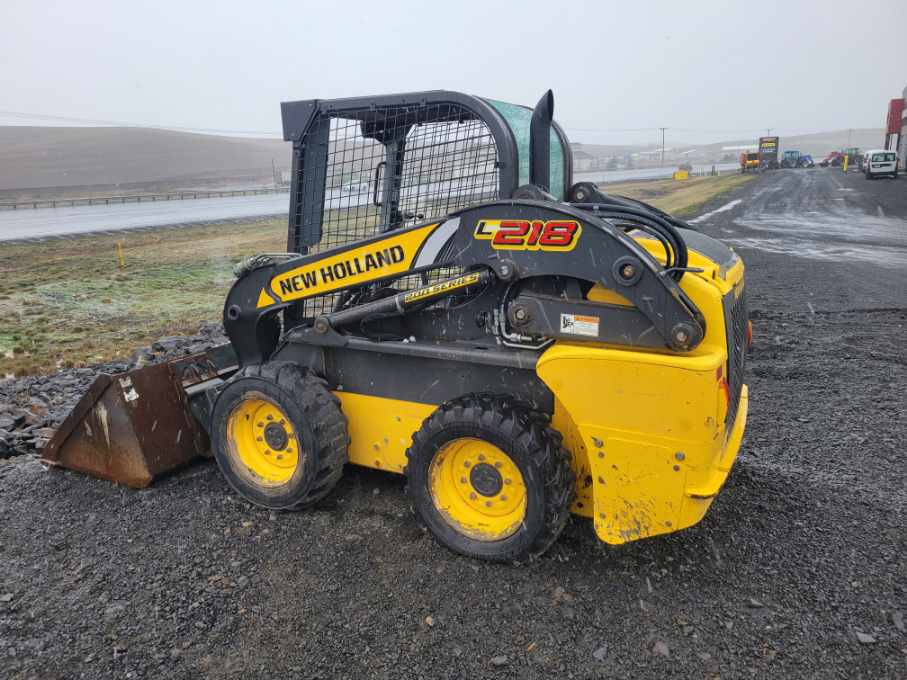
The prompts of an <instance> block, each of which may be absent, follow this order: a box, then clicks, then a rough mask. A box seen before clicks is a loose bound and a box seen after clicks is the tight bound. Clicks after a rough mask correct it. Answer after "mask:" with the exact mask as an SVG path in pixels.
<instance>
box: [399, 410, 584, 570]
mask: <svg viewBox="0 0 907 680" xmlns="http://www.w3.org/2000/svg"><path fill="white" fill-rule="evenodd" d="M406 455H407V457H408V459H409V460H408V462H407V468H406V475H407V480H408V492H409V494H410V498H411V499H412V502H413V507H414V510H415V512H416V514H417V515H418V516H419V518H420V519H421V520H422V521H423V522H424V523H425V525H426V526H427V527H428V529H429V530H430V531H431V532H432V534H433V535H434V536H435V538H436V539H437V540H438V541H439V542H440V543H441V544H442V545H444V546H446V547H447V548H449V549H450V550H453V551H455V552H458V553H460V554H462V555H466V556H469V557H478V558H482V559H486V560H491V561H497V562H522V561H526V560H529V559H531V558H533V557H536V556H538V555H540V554H542V553H543V552H544V551H545V550H547V549H548V548H549V547H550V546H551V544H552V543H554V541H555V540H557V537H558V536H559V535H560V533H561V531H562V530H563V528H564V526H565V525H566V523H567V520H568V518H569V516H570V505H571V504H572V503H573V497H574V494H575V488H574V475H573V470H572V468H571V465H570V454H569V453H568V452H567V450H566V449H564V447H563V446H562V445H561V437H560V435H559V434H558V433H557V432H555V431H554V430H552V429H551V428H549V427H548V426H547V419H546V417H545V416H544V415H542V414H540V413H538V412H537V411H533V410H532V409H531V408H529V407H528V406H527V405H525V404H523V403H521V402H517V401H515V400H513V399H512V398H509V397H503V396H495V395H478V394H472V395H467V396H464V397H461V398H458V399H454V400H452V401H449V402H447V403H445V404H442V405H441V406H440V407H438V409H437V410H436V411H435V412H434V413H433V414H432V415H431V416H430V417H429V418H427V419H426V420H425V422H424V423H423V424H422V427H421V428H420V429H419V431H418V432H416V434H415V435H414V436H413V443H412V446H411V447H410V449H409V450H408V451H407V452H406Z"/></svg>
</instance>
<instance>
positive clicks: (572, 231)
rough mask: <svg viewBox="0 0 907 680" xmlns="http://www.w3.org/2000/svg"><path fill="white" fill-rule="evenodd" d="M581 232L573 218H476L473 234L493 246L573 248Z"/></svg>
mask: <svg viewBox="0 0 907 680" xmlns="http://www.w3.org/2000/svg"><path fill="white" fill-rule="evenodd" d="M582 232H583V228H582V225H580V223H579V222H577V221H575V220H550V221H548V222H543V221H542V220H479V222H478V224H476V230H475V233H474V234H473V236H475V238H477V239H479V240H483V241H491V247H492V248H494V249H495V250H547V251H555V252H556V251H560V252H567V251H570V250H573V249H574V248H575V247H576V244H577V243H578V242H579V237H580V235H581V234H582Z"/></svg>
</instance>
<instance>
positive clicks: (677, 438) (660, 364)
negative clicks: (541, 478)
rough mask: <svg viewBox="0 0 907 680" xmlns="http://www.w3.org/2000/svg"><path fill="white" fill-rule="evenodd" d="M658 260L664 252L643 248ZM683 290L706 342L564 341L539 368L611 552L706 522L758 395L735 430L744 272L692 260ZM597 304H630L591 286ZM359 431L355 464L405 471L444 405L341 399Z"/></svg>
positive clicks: (580, 485) (653, 245) (579, 501)
mask: <svg viewBox="0 0 907 680" xmlns="http://www.w3.org/2000/svg"><path fill="white" fill-rule="evenodd" d="M638 240H639V241H640V242H641V243H642V244H643V245H644V246H645V247H646V248H647V249H649V251H650V252H651V253H652V254H653V255H654V256H655V257H656V258H659V257H660V256H663V252H662V251H661V245H660V244H659V243H658V242H657V241H653V240H651V239H646V238H639V239H638ZM689 266H690V267H697V268H701V269H702V270H703V271H701V272H697V273H690V274H687V275H686V276H684V277H683V279H682V281H681V287H682V288H683V289H684V291H685V292H686V293H687V295H689V296H690V298H691V299H692V300H693V301H694V302H695V304H696V305H697V307H698V308H699V309H700V311H701V312H702V314H703V315H704V317H705V319H706V334H705V338H704V339H703V341H702V343H701V344H700V345H699V346H698V347H696V348H695V349H694V350H692V351H690V352H686V353H676V352H671V351H669V350H667V349H656V348H639V349H629V348H627V347H625V346H616V345H615V346H609V345H605V344H599V343H588V342H568V341H558V342H555V343H554V344H552V345H551V346H550V347H549V348H548V349H547V350H546V351H545V352H544V353H543V354H542V356H541V357H540V359H539V361H538V364H537V367H536V371H537V373H538V375H539V377H540V378H541V379H542V380H543V381H544V382H545V383H546V384H547V385H548V387H549V388H550V389H551V391H552V392H553V393H554V396H555V407H554V413H553V417H552V427H553V428H554V429H556V430H557V431H558V432H560V433H561V434H562V435H563V437H564V446H565V447H566V448H567V449H568V450H569V451H570V453H571V455H572V457H573V468H574V471H575V473H576V492H577V494H576V501H575V502H574V505H573V508H572V510H573V512H574V513H576V514H578V515H582V516H585V517H590V518H592V519H593V523H594V526H595V531H596V533H597V535H598V536H599V538H600V539H601V540H603V541H605V542H607V543H612V544H617V543H625V542H627V541H631V540H635V539H639V538H644V537H647V536H655V535H658V534H664V533H670V532H672V531H677V530H678V529H682V528H684V527H688V526H691V525H693V524H695V523H697V522H698V521H699V520H701V519H702V517H703V516H704V514H705V512H706V511H707V510H708V508H709V506H710V505H711V502H712V500H713V499H714V497H715V495H717V493H718V492H719V490H720V489H721V486H722V485H723V484H724V481H725V479H726V477H727V475H728V472H729V471H730V469H731V466H732V465H733V462H734V460H735V459H736V457H737V452H738V450H739V448H740V443H741V440H742V437H743V431H744V428H745V424H746V417H747V408H748V403H749V402H748V394H747V388H746V386H743V391H742V394H741V396H740V400H739V406H738V410H737V416H736V421H735V422H734V423H733V424H732V425H731V426H730V427H729V428H728V429H729V430H730V431H726V429H725V422H724V421H725V414H726V408H727V406H726V398H725V393H724V391H723V389H722V380H723V378H725V377H726V376H724V370H725V366H726V363H727V340H726V337H725V323H724V308H723V305H722V298H723V297H724V296H725V295H727V294H728V293H729V292H731V291H734V293H735V294H736V295H738V296H739V294H740V293H741V292H742V288H743V264H742V262H740V261H739V259H738V260H736V261H735V262H734V263H733V264H732V265H731V266H730V267H728V268H727V269H722V268H721V267H719V266H718V265H717V264H715V263H714V262H712V261H711V260H709V259H708V258H706V257H704V256H702V255H700V254H699V253H696V252H693V251H691V252H690V254H689ZM588 298H589V299H590V300H593V301H596V302H606V303H610V304H618V305H626V304H629V302H628V301H627V300H626V299H625V298H623V297H621V296H620V295H618V294H616V293H613V292H611V291H608V290H606V289H604V288H601V287H600V286H595V287H593V288H592V289H591V290H590V292H589V295H588ZM335 394H336V395H337V396H338V397H339V398H340V400H341V404H342V408H343V412H344V414H345V415H346V417H347V420H348V423H349V432H350V438H351V442H350V449H349V458H350V462H351V463H355V464H358V465H364V466H366V467H372V468H377V469H381V470H390V471H391V472H398V473H402V472H403V471H404V469H405V466H406V455H405V454H406V449H407V448H408V447H409V446H410V444H411V443H412V435H413V434H414V433H415V432H416V431H417V430H418V429H419V428H420V427H421V425H422V421H423V420H424V419H425V418H427V417H428V416H430V415H431V413H432V412H433V411H434V410H435V408H436V406H435V405H432V404H420V403H414V402H407V401H400V400H396V399H390V398H385V397H374V396H367V395H361V394H352V393H348V392H343V391H337V392H335Z"/></svg>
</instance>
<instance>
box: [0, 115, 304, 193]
mask: <svg viewBox="0 0 907 680" xmlns="http://www.w3.org/2000/svg"><path fill="white" fill-rule="evenodd" d="M272 160H273V161H274V162H275V163H276V165H277V167H278V169H284V170H285V169H287V168H288V167H289V165H290V145H289V144H288V143H286V142H284V141H282V140H272V139H249V138H242V137H218V136H213V135H201V134H192V133H187V132H172V131H169V130H158V129H151V128H122V127H17V126H2V127H0V191H2V190H10V189H30V188H46V187H76V186H78V187H92V186H110V185H123V184H140V183H166V184H191V183H193V182H197V181H198V180H222V181H226V182H229V181H236V182H242V183H246V184H248V183H253V182H255V181H259V182H260V181H270V179H271V177H272V169H271V162H272Z"/></svg>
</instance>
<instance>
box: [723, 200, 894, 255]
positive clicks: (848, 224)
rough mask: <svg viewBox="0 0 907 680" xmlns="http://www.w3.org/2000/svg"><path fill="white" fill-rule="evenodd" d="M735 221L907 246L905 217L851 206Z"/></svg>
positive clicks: (784, 231) (785, 232) (795, 233)
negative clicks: (888, 215)
mask: <svg viewBox="0 0 907 680" xmlns="http://www.w3.org/2000/svg"><path fill="white" fill-rule="evenodd" d="M734 224H736V225H739V226H741V227H746V228H748V229H753V230H755V231H773V232H777V233H779V234H783V235H784V236H785V237H788V238H790V237H794V238H797V237H801V236H807V237H811V236H819V237H823V238H832V239H839V240H842V241H847V242H852V243H863V244H866V241H868V240H880V241H884V242H885V245H894V246H898V245H903V246H907V220H903V219H900V218H897V217H886V216H882V215H878V214H876V215H868V214H866V213H864V212H857V211H854V210H840V209H838V210H836V211H834V212H816V211H809V212H806V213H791V212H784V213H777V214H766V213H762V214H758V215H747V214H744V215H743V216H742V217H739V218H737V219H735V220H734ZM866 245H867V247H875V246H874V245H871V244H866Z"/></svg>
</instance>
